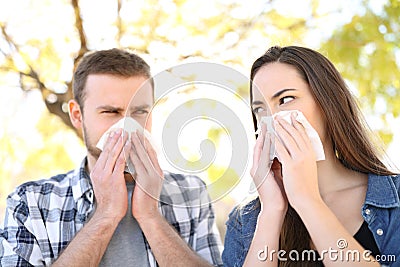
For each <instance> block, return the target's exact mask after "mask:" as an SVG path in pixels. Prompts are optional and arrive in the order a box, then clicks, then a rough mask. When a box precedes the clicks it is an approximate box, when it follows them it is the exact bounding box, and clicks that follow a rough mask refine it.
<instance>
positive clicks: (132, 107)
mask: <svg viewBox="0 0 400 267" xmlns="http://www.w3.org/2000/svg"><path fill="white" fill-rule="evenodd" d="M147 108H150V105H147V104H144V105H140V106H129V110H138V109H147Z"/></svg>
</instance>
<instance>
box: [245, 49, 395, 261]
mask: <svg viewBox="0 0 400 267" xmlns="http://www.w3.org/2000/svg"><path fill="white" fill-rule="evenodd" d="M273 62H280V63H284V64H288V65H291V66H292V67H294V68H296V70H297V71H298V73H299V74H300V76H301V77H302V78H303V79H304V81H306V82H307V83H308V85H309V87H310V90H311V93H312V95H313V97H314V99H315V101H316V103H317V104H318V105H319V107H320V109H321V110H322V116H323V117H324V119H325V122H326V123H325V125H326V127H327V128H326V132H327V134H328V136H329V138H330V139H331V141H332V144H333V147H332V149H333V151H335V154H336V156H337V158H338V159H339V160H340V162H341V163H342V164H343V165H344V166H345V167H347V168H349V169H352V170H355V171H359V172H362V173H374V174H378V175H393V174H394V173H393V172H391V171H390V170H389V169H388V168H387V167H386V166H385V164H384V163H383V162H382V161H381V160H380V159H379V156H378V153H377V150H376V149H375V147H374V144H373V142H372V141H371V139H370V138H369V134H368V130H367V127H366V123H365V121H364V119H363V116H362V115H361V112H360V110H359V108H358V106H357V103H356V101H355V99H354V98H353V96H352V95H351V93H350V90H349V89H348V87H347V86H346V84H345V82H344V80H343V78H342V76H341V75H340V74H339V72H338V71H337V70H336V68H335V67H334V65H333V64H332V63H331V62H330V61H329V60H328V59H327V58H326V57H324V56H323V55H322V54H320V53H319V52H317V51H314V50H312V49H309V48H305V47H298V46H287V47H279V46H274V47H271V48H269V49H268V50H267V52H266V53H265V54H264V55H262V56H261V57H260V58H258V59H257V60H256V61H255V62H254V63H253V66H252V68H251V74H250V78H251V82H250V103H252V102H253V92H252V90H253V86H252V80H253V79H254V76H255V75H256V73H257V71H258V70H259V69H260V68H261V67H263V66H265V65H267V64H269V63H273ZM253 122H254V127H255V128H257V120H256V117H255V116H254V114H253ZM310 241H311V238H310V235H309V233H308V231H307V229H306V227H305V226H304V224H303V222H302V220H301V218H300V216H299V215H298V214H297V212H296V211H295V210H294V209H293V208H292V207H291V206H290V205H289V208H288V211H287V213H286V216H285V219H284V222H283V226H282V229H281V233H280V241H279V246H280V249H283V250H285V251H287V252H289V251H291V250H296V251H298V252H299V254H300V255H301V252H302V251H303V250H308V249H310ZM279 266H318V265H317V263H316V262H301V261H297V262H291V261H289V260H288V261H286V262H283V261H282V262H280V263H279Z"/></svg>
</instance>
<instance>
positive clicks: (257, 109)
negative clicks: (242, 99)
mask: <svg viewBox="0 0 400 267" xmlns="http://www.w3.org/2000/svg"><path fill="white" fill-rule="evenodd" d="M263 111H264V109H263V108H262V107H256V108H253V113H254V114H258V113H260V112H263Z"/></svg>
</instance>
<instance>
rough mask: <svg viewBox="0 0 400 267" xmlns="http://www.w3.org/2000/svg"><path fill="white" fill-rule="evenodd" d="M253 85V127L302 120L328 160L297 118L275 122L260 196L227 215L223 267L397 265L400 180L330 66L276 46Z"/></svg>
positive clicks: (259, 172) (257, 65)
mask: <svg viewBox="0 0 400 267" xmlns="http://www.w3.org/2000/svg"><path fill="white" fill-rule="evenodd" d="M251 80H252V82H251V85H250V99H251V103H252V110H253V115H254V116H253V118H254V120H255V125H260V118H261V117H262V116H266V115H268V114H269V112H271V113H272V114H276V113H277V112H279V111H287V110H297V111H299V112H302V113H303V114H304V116H305V117H306V119H307V120H308V122H309V123H310V124H311V126H312V127H313V128H314V129H315V130H316V131H317V133H318V135H319V137H320V139H321V141H322V144H323V148H324V152H325V160H323V161H318V162H317V161H316V155H315V152H314V151H313V148H312V144H311V141H310V139H309V137H308V136H307V134H306V132H305V129H304V127H303V125H302V124H301V123H299V122H298V121H297V120H296V112H292V115H291V123H288V122H287V121H285V120H284V119H283V118H282V117H280V116H276V117H275V119H274V128H275V133H274V134H271V133H270V132H267V131H266V127H265V126H263V127H262V129H261V133H260V134H259V136H258V139H257V142H256V145H255V149H254V156H253V167H252V170H251V174H252V177H253V180H254V182H255V184H256V185H257V190H258V198H257V199H255V200H253V201H251V202H250V203H248V204H246V205H245V206H242V207H238V208H235V209H234V210H233V211H232V213H231V214H230V216H229V220H228V222H227V232H226V237H225V250H224V252H223V255H222V257H223V261H224V264H225V266H243V265H244V266H252V267H253V266H380V265H379V264H386V265H390V266H400V245H399V244H400V232H398V229H399V228H400V201H399V187H400V176H398V175H395V174H394V173H392V172H391V171H390V170H389V169H388V168H387V167H386V166H385V165H384V164H383V163H382V161H381V160H380V159H379V157H378V154H377V152H376V151H375V149H374V146H373V144H372V142H371V140H369V139H368V136H367V131H366V128H365V127H364V124H363V119H362V116H361V114H360V113H359V109H358V107H357V105H356V103H355V100H354V99H353V97H352V95H351V93H350V92H349V89H348V88H347V87H346V85H345V82H344V80H343V78H342V77H341V76H340V74H339V73H338V71H337V70H336V69H335V67H334V66H333V64H332V63H331V62H330V61H329V60H328V59H326V58H325V57H324V56H323V55H321V54H320V53H318V52H316V51H313V50H311V49H308V48H304V47H295V46H289V47H283V48H280V47H271V48H270V49H268V51H267V52H266V53H265V54H264V55H263V56H261V57H260V58H259V59H257V60H256V61H255V62H254V64H253V66H252V69H251ZM269 115H271V114H269ZM261 125H264V124H261ZM272 147H275V149H276V155H277V156H276V157H275V158H274V160H273V162H272V163H271V162H270V160H269V151H270V149H272ZM270 170H271V171H270ZM366 250H368V251H366ZM369 251H370V252H371V253H370V252H369ZM393 255H394V256H395V257H397V258H398V262H397V263H396V262H394V260H395V258H394V257H393ZM397 258H396V259H397ZM377 261H380V262H379V263H378V262H377Z"/></svg>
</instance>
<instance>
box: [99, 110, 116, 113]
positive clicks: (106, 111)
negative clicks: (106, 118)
mask: <svg viewBox="0 0 400 267" xmlns="http://www.w3.org/2000/svg"><path fill="white" fill-rule="evenodd" d="M101 113H106V114H113V113H114V114H116V113H118V111H116V110H104V111H102V112H101Z"/></svg>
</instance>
